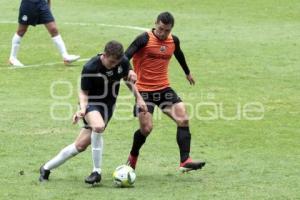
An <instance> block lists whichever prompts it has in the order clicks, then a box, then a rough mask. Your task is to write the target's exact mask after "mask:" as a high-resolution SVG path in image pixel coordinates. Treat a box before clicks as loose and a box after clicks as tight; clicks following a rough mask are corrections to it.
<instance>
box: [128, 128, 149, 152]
mask: <svg viewBox="0 0 300 200" xmlns="http://www.w3.org/2000/svg"><path fill="white" fill-rule="evenodd" d="M145 141H146V137H145V136H144V135H143V134H142V133H141V131H140V129H139V130H137V131H135V133H134V136H133V144H132V147H131V151H130V154H131V155H132V156H138V155H139V151H140V149H141V147H142V146H143V144H144V143H145Z"/></svg>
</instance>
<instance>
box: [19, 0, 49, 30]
mask: <svg viewBox="0 0 300 200" xmlns="http://www.w3.org/2000/svg"><path fill="white" fill-rule="evenodd" d="M53 21H54V17H53V15H52V13H51V11H50V8H49V6H48V3H47V2H46V1H45V0H40V1H38V2H32V1H29V0H22V2H21V5H20V10H19V24H23V25H32V26H35V25H37V24H47V23H49V22H53Z"/></svg>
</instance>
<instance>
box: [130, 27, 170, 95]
mask: <svg viewBox="0 0 300 200" xmlns="http://www.w3.org/2000/svg"><path fill="white" fill-rule="evenodd" d="M148 36H149V41H148V43H147V45H146V46H145V47H144V48H142V49H140V50H139V51H138V52H137V53H135V54H134V55H133V66H134V71H135V73H136V74H137V82H136V86H137V88H138V90H139V91H156V90H161V89H164V88H167V87H169V86H170V83H169V78H168V66H169V62H170V60H171V57H172V55H173V53H174V50H175V44H174V41H173V37H172V35H171V34H170V35H169V37H168V38H167V39H166V40H164V41H162V40H159V39H158V38H157V37H155V35H154V34H153V33H152V31H150V32H148Z"/></svg>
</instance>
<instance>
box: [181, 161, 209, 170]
mask: <svg viewBox="0 0 300 200" xmlns="http://www.w3.org/2000/svg"><path fill="white" fill-rule="evenodd" d="M204 165H205V162H203V161H197V162H195V161H192V159H191V158H188V159H187V160H186V161H184V162H182V163H180V167H179V170H180V171H181V172H183V173H184V172H189V171H191V170H197V169H201V168H202V167H204Z"/></svg>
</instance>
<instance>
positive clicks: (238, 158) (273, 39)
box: [0, 0, 300, 200]
mask: <svg viewBox="0 0 300 200" xmlns="http://www.w3.org/2000/svg"><path fill="white" fill-rule="evenodd" d="M0 5H1V6H0V13H1V14H0V16H1V17H0V108H1V109H0V199H1V200H2V199H3V200H4V199H9V200H14V199H64V200H66V199H106V200H107V199H131V200H133V199H151V200H153V199H164V200H165V199H230V200H232V199H251V200H252V199H300V192H299V188H300V170H299V169H300V131H299V130H300V123H299V119H300V92H299V91H300V84H299V81H300V68H299V67H300V57H299V55H300V37H299V36H300V13H299V10H300V2H299V1H298V0H287V1H284V0H276V1H272V0H253V1H250V0H246V1H244V0H225V1H221V0H216V1H209V0H187V1H183V0H175V1H174V0H173V1H171V0H164V1H155V0H147V1H138V0H132V1H121V0H110V1H102V0H85V1H80V0H72V1H71V0H69V1H55V0H54V1H53V4H52V10H53V14H54V16H55V18H56V21H57V24H58V28H59V30H60V32H61V35H62V37H63V39H64V41H65V43H66V45H67V48H68V50H69V52H70V53H76V54H80V55H81V57H82V58H90V57H92V56H94V55H95V54H96V53H97V52H101V51H102V49H103V46H104V44H105V43H106V42H107V41H108V40H111V39H116V40H119V41H121V42H122V43H123V44H124V46H125V47H127V46H128V44H129V43H130V42H131V41H132V40H133V39H134V38H135V37H136V36H137V35H138V34H139V33H141V30H135V29H130V28H124V27H118V26H117V25H123V26H137V27H143V28H151V27H152V26H153V23H154V20H155V18H156V16H157V14H158V13H160V12H161V11H165V10H169V11H171V12H172V13H173V14H174V16H175V20H176V22H175V27H174V29H173V33H174V34H175V35H177V36H178V37H179V38H180V39H181V47H182V49H183V51H184V52H185V55H186V58H187V61H188V64H189V66H190V69H191V72H192V74H193V76H194V77H195V79H196V82H197V83H196V85H195V86H194V87H191V86H189V84H188V82H187V81H186V80H185V77H184V73H183V71H182V70H181V68H180V66H179V65H178V63H177V62H176V60H175V59H173V60H172V62H171V65H170V78H171V83H172V87H173V88H174V89H175V90H176V91H177V92H178V93H179V94H180V96H181V97H182V99H183V100H184V102H185V103H186V104H187V105H188V110H189V113H190V115H191V120H190V124H191V130H192V157H193V158H194V159H204V160H206V161H207V166H206V167H205V168H204V169H203V170H201V171H196V172H192V173H188V174H180V173H179V171H178V170H177V168H178V164H179V163H178V162H179V152H178V147H177V144H176V134H175V132H176V125H175V124H174V123H173V122H172V121H171V120H170V119H169V118H167V117H166V116H162V117H159V116H160V115H161V112H160V111H159V112H158V110H156V114H157V113H158V115H159V116H158V117H157V116H156V119H155V121H154V130H153V132H152V135H151V136H150V137H149V138H148V140H147V142H146V145H145V146H144V147H143V149H142V151H141V156H140V159H139V163H138V167H137V171H136V174H137V181H136V184H135V187H134V188H129V189H117V188H114V187H113V186H112V176H111V174H112V172H113V170H114V168H115V167H117V166H118V165H120V164H123V163H124V162H125V161H126V159H127V155H128V153H129V150H130V147H131V142H132V135H133V132H134V131H135V130H136V129H137V127H138V121H137V120H136V119H134V118H133V117H132V114H131V113H132V111H131V108H129V107H124V106H123V105H124V104H125V103H128V102H130V104H131V105H132V104H133V98H129V97H130V95H129V92H128V91H127V89H126V87H125V86H124V85H123V86H122V88H121V94H122V95H121V98H119V100H118V105H119V109H117V110H116V113H115V118H113V119H112V121H111V123H110V124H109V127H108V128H107V130H106V131H105V136H104V139H105V147H104V148H105V150H104V151H105V152H104V158H103V159H104V160H103V181H102V184H101V185H100V186H98V187H90V186H88V185H85V184H84V182H83V180H84V178H85V177H86V176H87V175H88V174H89V173H90V171H91V168H92V161H91V153H90V149H88V150H87V151H86V152H84V153H82V154H79V155H78V156H77V157H75V158H73V159H71V160H70V161H68V162H67V163H65V164H64V165H63V166H61V167H60V168H58V169H57V170H54V171H53V173H52V174H51V177H50V179H51V180H50V181H49V182H48V183H46V184H40V183H39V182H38V180H37V179H38V176H39V172H38V169H39V167H40V165H41V164H43V163H44V162H45V161H47V160H48V159H50V158H51V157H53V156H54V155H55V154H56V153H57V152H58V151H59V150H60V149H61V148H63V147H64V146H66V145H68V144H70V143H71V142H72V141H73V140H74V139H75V137H76V136H77V134H78V131H79V127H78V126H74V125H72V124H71V120H70V114H71V113H72V112H75V110H76V104H77V89H78V87H77V85H78V78H79V77H80V72H81V69H82V65H83V64H84V62H78V63H75V64H73V65H72V66H69V67H66V66H64V65H63V63H62V62H61V63H60V61H61V58H60V55H59V54H58V51H57V50H56V48H55V46H54V45H53V44H52V41H51V39H50V37H49V35H48V33H47V32H46V30H45V28H44V27H43V26H38V27H36V28H30V30H29V31H28V33H27V35H26V37H25V38H24V39H23V40H22V44H21V49H20V53H19V58H20V60H21V61H22V62H23V63H24V64H26V65H35V67H34V66H32V67H28V68H23V69H12V68H11V67H10V66H9V65H8V64H7V59H8V56H9V52H10V43H11V38H12V36H13V34H14V32H15V30H16V27H17V24H16V20H17V16H18V8H19V1H17V0H10V1H7V0H0ZM72 23H75V24H72ZM79 23H83V24H81V25H80V24H79ZM49 63H56V64H52V65H47V64H49ZM37 65H38V66H37ZM51 91H52V93H51ZM125 96H126V98H125ZM127 97H128V98H127ZM128 99H129V100H128ZM249 105H250V108H251V110H250V111H249V110H248V109H249ZM255 105H256V106H255ZM258 105H260V107H258ZM51 113H52V116H51ZM53 116H54V117H57V118H61V120H55V119H53ZM125 117H128V118H129V119H127V120H120V118H125ZM229 117H231V118H229ZM254 117H260V118H261V119H259V120H258V119H256V120H251V119H254ZM63 119H65V120H63ZM21 171H23V172H24V174H23V175H21V174H20V172H21Z"/></svg>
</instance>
